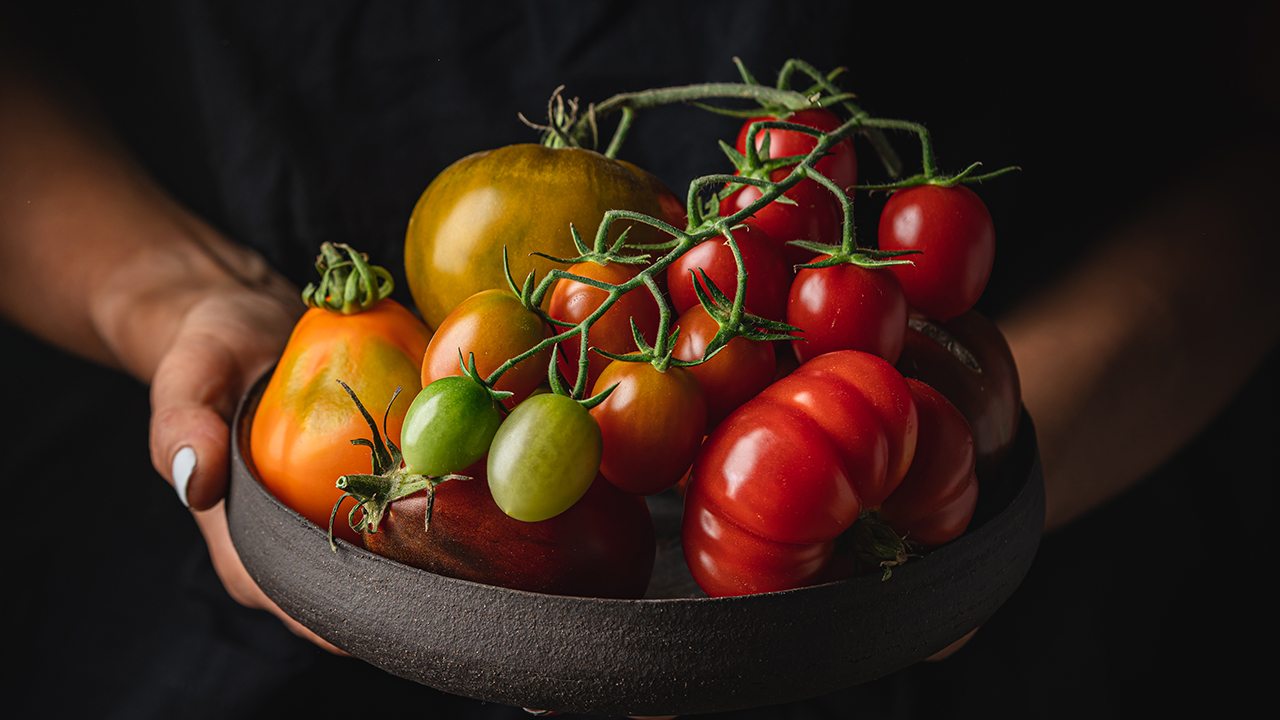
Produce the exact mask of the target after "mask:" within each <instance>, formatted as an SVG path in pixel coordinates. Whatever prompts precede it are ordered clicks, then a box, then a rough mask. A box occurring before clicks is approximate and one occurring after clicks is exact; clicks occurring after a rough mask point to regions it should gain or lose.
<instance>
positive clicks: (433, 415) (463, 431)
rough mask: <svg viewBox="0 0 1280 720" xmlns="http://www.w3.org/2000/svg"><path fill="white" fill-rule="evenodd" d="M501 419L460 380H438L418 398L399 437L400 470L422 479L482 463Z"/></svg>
mask: <svg viewBox="0 0 1280 720" xmlns="http://www.w3.org/2000/svg"><path fill="white" fill-rule="evenodd" d="M501 424H502V413H501V411H499V410H498V405H497V403H495V402H494V401H493V397H492V396H491V395H490V394H489V391H488V390H486V389H485V388H483V387H481V386H480V384H479V383H477V382H476V381H475V380H472V379H471V378H469V377H465V376H450V377H443V378H440V379H439V380H436V381H434V382H432V383H431V384H430V385H427V386H426V387H425V388H423V389H422V392H420V393H418V396H417V397H415V398H414V399H413V404H411V405H410V406H409V411H408V412H407V413H405V416H404V428H403V429H402V430H401V431H400V440H401V448H400V451H401V453H402V454H403V455H404V463H405V467H406V468H407V469H408V470H409V471H410V472H414V473H418V474H421V475H431V476H439V475H448V474H449V473H455V472H458V471H460V470H462V469H463V468H466V467H468V466H469V465H472V464H473V463H475V462H477V461H478V460H480V458H482V457H484V455H485V453H487V452H489V444H490V443H491V442H492V441H493V436H494V433H496V432H497V431H498V426H499V425H501Z"/></svg>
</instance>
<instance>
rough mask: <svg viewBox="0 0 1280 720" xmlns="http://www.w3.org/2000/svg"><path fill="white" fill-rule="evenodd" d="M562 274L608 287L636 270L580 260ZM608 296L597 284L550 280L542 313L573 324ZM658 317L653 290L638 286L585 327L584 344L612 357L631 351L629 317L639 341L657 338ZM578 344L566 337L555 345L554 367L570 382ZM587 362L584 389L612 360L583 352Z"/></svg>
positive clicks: (574, 373) (637, 270)
mask: <svg viewBox="0 0 1280 720" xmlns="http://www.w3.org/2000/svg"><path fill="white" fill-rule="evenodd" d="M568 272H570V273H572V274H574V275H578V276H580V277H585V278H591V279H592V280H599V281H601V282H607V283H609V284H611V285H620V284H622V283H624V282H627V281H628V280H630V279H632V278H634V277H635V276H636V275H638V274H639V273H640V268H639V267H638V266H635V265H625V264H623V263H609V264H608V265H598V264H596V263H593V262H582V263H578V264H577V265H574V266H572V267H570V268H569V270H568ZM608 296H609V293H607V292H605V291H604V290H601V289H600V288H597V287H594V286H591V285H587V284H586V283H581V282H578V281H577V280H570V279H568V278H563V279H561V280H560V281H559V282H557V283H556V287H555V290H552V291H551V305H550V307H549V308H548V309H547V314H548V315H550V316H551V317H552V318H553V319H555V320H560V321H562V322H566V323H571V324H574V325H576V324H578V323H580V322H582V321H583V320H585V319H586V318H587V317H588V316H590V315H591V313H593V312H595V311H596V310H597V309H598V308H599V307H600V306H601V305H603V304H604V301H605V299H606V298H608ZM660 319H661V310H659V309H658V302H657V301H656V300H654V298H653V293H651V292H650V291H649V289H648V288H645V287H638V288H636V289H635V290H632V291H631V292H629V293H627V294H626V295H623V296H622V297H620V298H618V301H617V302H615V303H614V304H613V305H611V306H610V307H609V309H608V310H606V311H605V313H604V314H603V315H602V316H601V317H600V319H599V320H597V321H596V323H595V324H594V325H592V326H591V330H590V332H589V333H588V334H587V346H588V347H593V348H600V349H601V350H606V351H608V352H611V353H614V354H617V355H625V354H627V353H630V352H635V351H636V349H637V348H636V343H635V338H634V336H633V335H632V332H631V321H632V320H634V321H635V323H636V327H638V328H640V333H641V335H642V336H644V339H645V340H647V341H648V342H650V343H653V342H654V341H656V340H657V337H658V322H659V320H660ZM580 347H581V345H580V343H579V340H578V338H577V337H573V338H570V339H569V340H566V341H565V342H564V343H562V345H561V349H562V351H563V352H562V354H561V355H560V357H559V363H560V370H561V372H563V373H564V375H565V377H566V378H568V380H569V382H570V383H571V384H572V383H573V382H574V381H575V380H576V379H577V377H578V351H579V349H580ZM588 362H589V364H588V366H587V387H588V388H591V387H594V386H595V384H596V380H597V379H598V378H599V377H600V373H602V372H604V369H605V367H607V366H608V365H609V363H611V362H613V361H612V360H610V359H609V358H607V357H605V356H604V355H600V354H598V353H589V360H588Z"/></svg>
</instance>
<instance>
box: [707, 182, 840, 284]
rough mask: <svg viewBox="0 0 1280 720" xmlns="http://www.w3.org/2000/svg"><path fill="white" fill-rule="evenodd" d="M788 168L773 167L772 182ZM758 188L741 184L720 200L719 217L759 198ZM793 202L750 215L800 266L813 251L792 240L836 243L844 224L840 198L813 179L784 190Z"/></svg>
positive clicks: (791, 259)
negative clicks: (775, 168) (795, 243)
mask: <svg viewBox="0 0 1280 720" xmlns="http://www.w3.org/2000/svg"><path fill="white" fill-rule="evenodd" d="M790 173H791V171H790V170H787V169H786V168H783V169H781V170H775V171H774V172H773V173H771V174H770V176H769V178H770V179H771V180H772V181H773V182H779V181H781V180H784V179H786V177H787V175H789V174H790ZM762 194H763V193H761V191H760V188H758V187H755V186H753V185H744V186H742V187H741V188H739V189H738V190H737V191H736V192H734V193H733V194H732V195H730V196H729V197H727V198H725V199H724V200H722V201H721V202H720V217H728V216H730V215H732V214H734V213H736V212H738V211H739V210H741V209H743V208H745V207H747V206H748V205H750V204H751V203H753V202H755V201H756V200H759V199H760V196H761V195H762ZM784 195H786V197H787V198H789V199H790V200H792V201H793V202H794V203H795V204H794V205H792V204H790V203H781V202H771V203H769V204H768V205H765V206H764V207H762V208H760V209H759V210H757V211H756V212H755V214H754V215H751V216H750V217H751V218H752V222H753V224H755V225H756V226H758V227H759V228H760V229H761V230H764V231H765V233H766V234H768V236H769V237H770V238H771V239H772V240H773V242H774V243H775V244H776V245H777V246H778V248H779V249H780V250H781V251H782V256H783V258H785V259H786V261H787V263H788V264H789V265H801V264H803V263H806V262H809V261H810V260H812V259H813V256H814V253H812V252H810V251H808V250H805V249H804V248H800V247H796V246H795V245H789V244H788V243H790V242H791V241H792V240H809V241H812V242H819V243H826V244H828V245H839V244H840V238H841V233H842V231H843V227H844V214H843V212H842V211H841V209H840V201H839V200H837V199H836V196H835V195H832V194H831V192H830V191H829V190H827V189H826V188H824V187H822V186H821V185H819V184H817V183H815V182H813V181H812V180H804V181H802V182H800V183H797V184H796V186H795V187H793V188H791V189H790V190H788V191H787V192H786V193H784Z"/></svg>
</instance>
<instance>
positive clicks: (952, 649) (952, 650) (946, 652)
mask: <svg viewBox="0 0 1280 720" xmlns="http://www.w3.org/2000/svg"><path fill="white" fill-rule="evenodd" d="M977 632H978V628H974V629H972V630H970V631H969V634H968V635H965V636H964V637H962V638H960V639H959V640H957V641H955V642H953V643H951V644H950V645H948V646H946V647H944V648H942V649H941V650H939V651H938V652H936V653H934V654H932V655H930V656H929V657H927V658H925V662H937V661H939V660H946V659H947V658H949V657H951V656H952V655H954V654H956V651H958V650H959V649H960V648H962V647H964V644H965V643H967V642H969V641H970V640H972V639H973V636H974V635H975V634H976V633H977Z"/></svg>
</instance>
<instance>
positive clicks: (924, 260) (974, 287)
mask: <svg viewBox="0 0 1280 720" xmlns="http://www.w3.org/2000/svg"><path fill="white" fill-rule="evenodd" d="M995 237H996V236H995V230H994V229H993V226H992V224H991V213H989V212H987V206H986V205H984V204H982V200H980V199H979V198H978V196H977V195H975V194H974V192H973V191H972V190H970V189H969V188H966V187H964V186H961V185H956V186H953V187H939V186H936V185H921V186H919V187H913V188H907V189H905V190H899V191H897V192H895V193H894V194H893V196H891V197H890V198H889V201H888V202H887V203H885V206H884V210H883V211H881V213H880V230H879V238H880V249H881V250H919V251H921V253H922V254H920V255H911V256H909V257H907V258H906V259H908V260H911V261H912V262H913V263H914V265H895V266H893V273H894V274H895V275H897V276H898V279H899V280H901V281H902V290H903V292H905V293H906V296H907V302H908V303H910V305H911V307H913V308H915V309H916V310H918V311H920V313H922V314H923V315H925V316H927V317H931V318H933V319H935V320H950V319H951V318H953V317H955V316H957V315H959V314H960V313H962V312H964V311H965V310H968V309H969V308H971V307H973V305H974V303H976V302H978V298H979V297H980V296H981V295H982V291H983V289H984V288H986V286H987V280H988V279H989V278H990V277H991V266H992V263H993V262H994V259H995V252H996V239H995Z"/></svg>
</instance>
